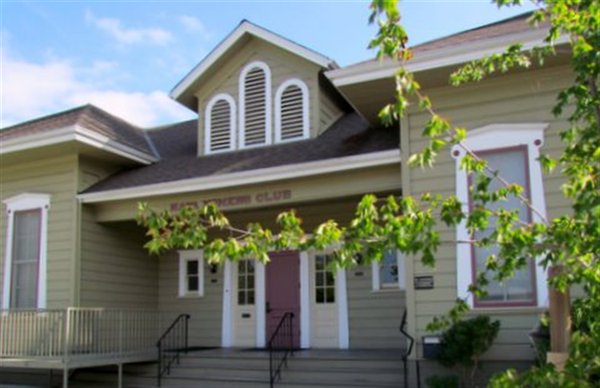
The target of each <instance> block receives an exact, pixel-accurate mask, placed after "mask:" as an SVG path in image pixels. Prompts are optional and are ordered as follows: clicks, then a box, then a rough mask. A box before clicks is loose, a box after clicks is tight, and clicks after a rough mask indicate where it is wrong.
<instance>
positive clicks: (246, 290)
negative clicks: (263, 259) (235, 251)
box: [238, 260, 254, 306]
mask: <svg viewBox="0 0 600 388" xmlns="http://www.w3.org/2000/svg"><path fill="white" fill-rule="evenodd" d="M253 304H254V260H240V261H239V262H238V305H240V306H243V305H253Z"/></svg>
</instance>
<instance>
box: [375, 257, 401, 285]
mask: <svg viewBox="0 0 600 388" xmlns="http://www.w3.org/2000/svg"><path fill="white" fill-rule="evenodd" d="M371 270H372V276H373V291H379V290H384V289H404V288H405V280H404V276H405V269H404V258H403V257H402V256H401V255H400V254H399V252H398V251H396V250H395V249H389V250H387V251H385V253H384V255H383V259H382V260H381V262H373V263H372V264H371Z"/></svg>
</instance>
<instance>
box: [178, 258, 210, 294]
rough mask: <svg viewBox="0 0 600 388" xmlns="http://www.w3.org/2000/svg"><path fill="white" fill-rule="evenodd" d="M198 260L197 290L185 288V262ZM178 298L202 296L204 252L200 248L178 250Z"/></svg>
mask: <svg viewBox="0 0 600 388" xmlns="http://www.w3.org/2000/svg"><path fill="white" fill-rule="evenodd" d="M189 261H198V291H188V290H187V275H188V274H187V263H188V262H189ZM178 296H179V297H180V298H190V297H202V296H204V252H203V251H202V250H201V249H194V250H185V251H179V292H178Z"/></svg>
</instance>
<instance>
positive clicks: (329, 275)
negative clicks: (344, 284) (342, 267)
mask: <svg viewBox="0 0 600 388" xmlns="http://www.w3.org/2000/svg"><path fill="white" fill-rule="evenodd" d="M325 274H326V277H325V281H326V284H327V285H328V286H332V285H334V284H335V281H334V278H333V272H331V271H327V272H325Z"/></svg>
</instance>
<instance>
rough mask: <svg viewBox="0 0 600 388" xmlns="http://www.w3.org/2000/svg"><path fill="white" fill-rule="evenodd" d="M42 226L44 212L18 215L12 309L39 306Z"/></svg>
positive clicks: (11, 299) (13, 238) (14, 244)
mask: <svg viewBox="0 0 600 388" xmlns="http://www.w3.org/2000/svg"><path fill="white" fill-rule="evenodd" d="M41 227H42V210H41V209H33V210H23V211H15V212H14V214H13V236H12V260H11V261H12V269H11V280H10V281H11V286H10V308H35V307H37V304H38V288H39V266H40V252H41Z"/></svg>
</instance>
